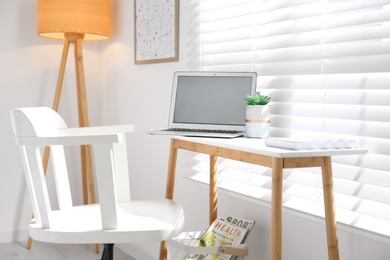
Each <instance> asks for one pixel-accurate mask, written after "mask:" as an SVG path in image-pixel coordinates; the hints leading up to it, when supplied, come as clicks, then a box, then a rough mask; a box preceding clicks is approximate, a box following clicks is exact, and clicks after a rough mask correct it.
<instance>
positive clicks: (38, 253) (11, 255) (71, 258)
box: [0, 241, 135, 260]
mask: <svg viewBox="0 0 390 260" xmlns="http://www.w3.org/2000/svg"><path fill="white" fill-rule="evenodd" d="M26 243H27V242H13V243H0V259H1V260H99V259H100V258H101V253H102V252H103V248H102V247H101V250H100V253H99V254H97V253H95V249H94V246H92V245H62V244H46V243H41V242H38V241H33V244H32V247H31V249H29V250H28V249H26ZM114 259H115V260H135V258H132V257H130V256H129V255H127V254H126V253H124V252H123V251H121V250H120V249H119V248H117V247H115V248H114Z"/></svg>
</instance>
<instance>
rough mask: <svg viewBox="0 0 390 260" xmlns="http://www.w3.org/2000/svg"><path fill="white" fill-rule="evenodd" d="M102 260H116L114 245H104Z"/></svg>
mask: <svg viewBox="0 0 390 260" xmlns="http://www.w3.org/2000/svg"><path fill="white" fill-rule="evenodd" d="M100 260H114V244H104V249H103V253H102V258H101V259H100Z"/></svg>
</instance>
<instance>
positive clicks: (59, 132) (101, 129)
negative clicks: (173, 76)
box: [15, 125, 134, 146]
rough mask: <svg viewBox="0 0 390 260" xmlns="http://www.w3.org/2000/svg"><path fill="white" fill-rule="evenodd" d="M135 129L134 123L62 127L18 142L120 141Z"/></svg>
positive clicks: (20, 139) (97, 142) (34, 143)
mask: <svg viewBox="0 0 390 260" xmlns="http://www.w3.org/2000/svg"><path fill="white" fill-rule="evenodd" d="M132 131H134V125H114V126H93V127H77V128H60V129H54V130H50V131H47V132H40V133H39V136H32V137H19V136H16V137H15V139H16V143H17V144H21V145H39V146H49V145H87V144H108V143H120V142H122V141H123V135H124V134H125V133H127V132H132Z"/></svg>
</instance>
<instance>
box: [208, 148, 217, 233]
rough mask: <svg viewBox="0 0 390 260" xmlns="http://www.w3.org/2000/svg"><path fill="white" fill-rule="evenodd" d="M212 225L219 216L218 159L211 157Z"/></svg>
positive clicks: (210, 218) (210, 220)
mask: <svg viewBox="0 0 390 260" xmlns="http://www.w3.org/2000/svg"><path fill="white" fill-rule="evenodd" d="M209 206H210V211H209V212H210V216H209V222H210V225H211V224H213V222H214V220H216V219H217V215H218V157H217V156H213V155H210V204H209Z"/></svg>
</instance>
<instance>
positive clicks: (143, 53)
mask: <svg viewBox="0 0 390 260" xmlns="http://www.w3.org/2000/svg"><path fill="white" fill-rule="evenodd" d="M134 41H135V42H134V51H135V53H134V63H135V64H150V63H160V62H173V61H178V60H179V0H165V1H160V0H134Z"/></svg>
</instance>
